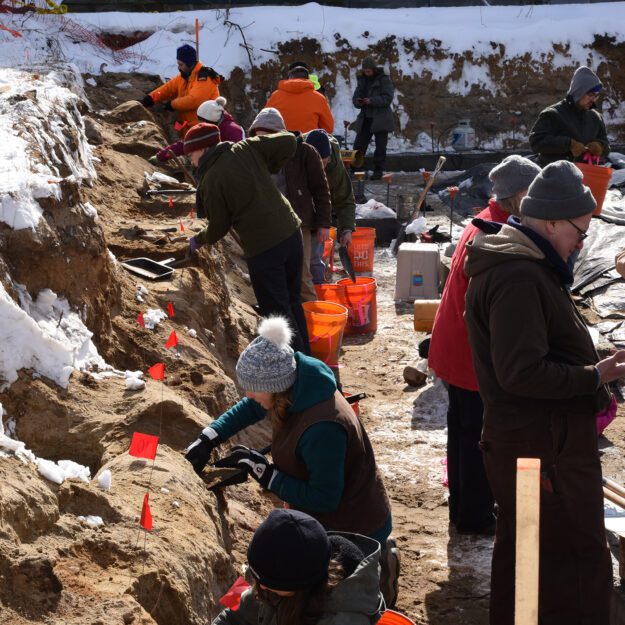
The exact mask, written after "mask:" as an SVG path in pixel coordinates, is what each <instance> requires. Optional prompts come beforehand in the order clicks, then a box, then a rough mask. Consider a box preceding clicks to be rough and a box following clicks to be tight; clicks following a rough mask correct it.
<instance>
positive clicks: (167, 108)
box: [163, 102, 175, 111]
mask: <svg viewBox="0 0 625 625" xmlns="http://www.w3.org/2000/svg"><path fill="white" fill-rule="evenodd" d="M163 109H164V110H165V111H173V110H175V109H174V107H173V106H172V105H171V102H165V104H163Z"/></svg>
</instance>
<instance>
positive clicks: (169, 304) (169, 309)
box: [167, 302, 176, 317]
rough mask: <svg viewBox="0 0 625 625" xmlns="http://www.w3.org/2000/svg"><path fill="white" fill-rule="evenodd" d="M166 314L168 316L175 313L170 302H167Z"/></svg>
mask: <svg viewBox="0 0 625 625" xmlns="http://www.w3.org/2000/svg"><path fill="white" fill-rule="evenodd" d="M167 314H168V315H169V316H170V317H173V316H174V315H175V314H176V313H175V312H174V305H173V304H172V303H171V302H167Z"/></svg>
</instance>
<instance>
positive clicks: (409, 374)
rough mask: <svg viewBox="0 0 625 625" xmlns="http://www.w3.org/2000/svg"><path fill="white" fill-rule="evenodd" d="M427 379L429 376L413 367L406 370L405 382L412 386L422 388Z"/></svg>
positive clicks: (407, 367) (409, 366)
mask: <svg viewBox="0 0 625 625" xmlns="http://www.w3.org/2000/svg"><path fill="white" fill-rule="evenodd" d="M427 377H428V376H427V374H425V373H423V372H422V371H419V370H418V369H417V368H416V367H412V366H411V365H408V366H406V367H405V368H404V382H405V383H406V384H408V385H410V386H421V385H422V384H424V383H425V381H426V379H427Z"/></svg>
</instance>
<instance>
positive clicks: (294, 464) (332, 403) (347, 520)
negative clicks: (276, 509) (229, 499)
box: [271, 391, 391, 535]
mask: <svg viewBox="0 0 625 625" xmlns="http://www.w3.org/2000/svg"><path fill="white" fill-rule="evenodd" d="M321 422H334V423H338V424H339V425H340V426H341V427H343V429H344V430H345V432H346V434H347V452H346V456H345V479H344V489H343V494H342V496H341V502H340V504H339V507H338V508H337V509H336V510H335V511H334V512H329V513H314V512H311V511H309V510H305V512H308V514H312V515H313V516H314V517H315V518H316V519H317V520H318V521H319V522H320V523H322V524H323V525H324V527H326V528H328V529H331V530H336V531H351V532H355V533H357V534H364V535H371V534H373V533H374V532H376V531H378V530H379V529H380V528H381V527H384V524H385V523H386V522H387V520H388V518H389V515H390V512H391V508H390V504H389V500H388V496H387V494H386V490H385V488H384V484H383V483H382V477H381V475H380V472H379V471H378V468H377V465H376V463H375V457H374V454H373V448H372V447H371V442H370V441H369V437H368V436H367V433H366V432H365V429H364V428H363V426H362V423H360V420H359V419H358V417H357V416H356V415H355V413H354V411H353V410H352V408H351V406H350V405H349V404H348V403H347V401H346V400H345V398H344V397H343V396H342V395H341V394H340V393H339V392H338V391H336V392H335V393H334V395H333V396H332V397H330V398H329V399H327V400H324V401H321V402H319V403H317V404H314V405H312V406H310V407H308V408H305V409H304V410H302V411H301V412H300V413H297V414H293V415H292V416H291V418H290V419H289V420H288V422H287V424H286V425H285V426H284V427H283V428H281V429H278V430H274V433H273V439H272V442H271V455H272V456H273V459H274V462H275V463H276V466H278V467H280V471H283V472H284V473H286V474H288V475H291V476H293V477H295V478H297V479H299V480H307V479H308V470H307V468H306V465H305V463H304V462H303V461H302V460H301V459H300V458H299V457H298V454H297V453H296V451H297V444H298V441H299V440H300V438H301V437H302V435H303V434H304V432H306V430H308V428H310V427H311V426H312V425H314V424H316V423H321Z"/></svg>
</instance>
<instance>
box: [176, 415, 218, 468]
mask: <svg viewBox="0 0 625 625" xmlns="http://www.w3.org/2000/svg"><path fill="white" fill-rule="evenodd" d="M220 444H221V439H220V438H219V434H217V432H215V430H213V428H211V427H205V428H204V429H203V430H202V433H201V434H200V436H199V437H198V438H197V439H196V440H195V441H193V442H192V443H191V444H190V445H189V446H188V447H187V451H186V453H185V456H184V457H185V458H186V459H187V460H188V461H189V462H190V463H191V464H192V465H193V469H194V470H195V472H196V473H197V474H198V475H201V474H202V471H203V470H204V467H205V466H206V464H207V462H208V459H209V458H210V455H211V452H212V451H213V449H215V447H218V446H219V445H220Z"/></svg>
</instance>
